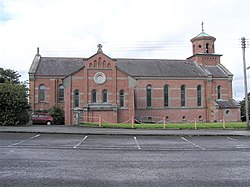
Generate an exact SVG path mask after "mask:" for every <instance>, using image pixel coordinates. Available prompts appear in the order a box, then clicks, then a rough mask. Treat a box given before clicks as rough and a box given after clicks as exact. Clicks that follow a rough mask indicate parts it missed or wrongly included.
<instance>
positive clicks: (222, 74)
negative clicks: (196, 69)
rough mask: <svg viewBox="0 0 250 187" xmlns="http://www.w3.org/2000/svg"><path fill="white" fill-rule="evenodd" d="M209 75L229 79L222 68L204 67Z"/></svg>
mask: <svg viewBox="0 0 250 187" xmlns="http://www.w3.org/2000/svg"><path fill="white" fill-rule="evenodd" d="M203 68H204V69H205V70H206V72H207V73H209V74H211V75H213V76H214V77H217V78H227V77H228V75H227V73H226V72H224V71H223V70H222V68H221V67H220V66H203Z"/></svg>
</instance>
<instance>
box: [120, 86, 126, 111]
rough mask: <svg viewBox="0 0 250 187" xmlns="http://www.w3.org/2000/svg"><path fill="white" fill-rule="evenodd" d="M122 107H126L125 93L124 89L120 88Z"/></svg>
mask: <svg viewBox="0 0 250 187" xmlns="http://www.w3.org/2000/svg"><path fill="white" fill-rule="evenodd" d="M119 100H120V107H124V100H125V94H124V90H120V99H119Z"/></svg>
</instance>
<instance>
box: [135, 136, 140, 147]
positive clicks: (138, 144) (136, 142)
mask: <svg viewBox="0 0 250 187" xmlns="http://www.w3.org/2000/svg"><path fill="white" fill-rule="evenodd" d="M134 140H135V143H136V145H137V147H138V149H141V147H140V145H139V143H138V141H137V139H136V137H134Z"/></svg>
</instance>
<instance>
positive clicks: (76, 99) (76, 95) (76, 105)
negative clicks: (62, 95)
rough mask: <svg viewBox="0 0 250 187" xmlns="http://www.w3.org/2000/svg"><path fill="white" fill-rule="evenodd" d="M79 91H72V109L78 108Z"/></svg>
mask: <svg viewBox="0 0 250 187" xmlns="http://www.w3.org/2000/svg"><path fill="white" fill-rule="evenodd" d="M79 100H80V98H79V90H75V91H74V108H76V107H79Z"/></svg>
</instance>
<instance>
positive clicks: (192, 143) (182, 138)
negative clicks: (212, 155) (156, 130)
mask: <svg viewBox="0 0 250 187" xmlns="http://www.w3.org/2000/svg"><path fill="white" fill-rule="evenodd" d="M181 139H183V140H184V141H186V142H188V143H190V144H192V145H193V146H195V147H198V148H200V149H202V150H206V149H205V148H204V147H201V146H199V145H197V144H195V143H193V142H191V141H189V140H187V139H186V138H184V137H181Z"/></svg>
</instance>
